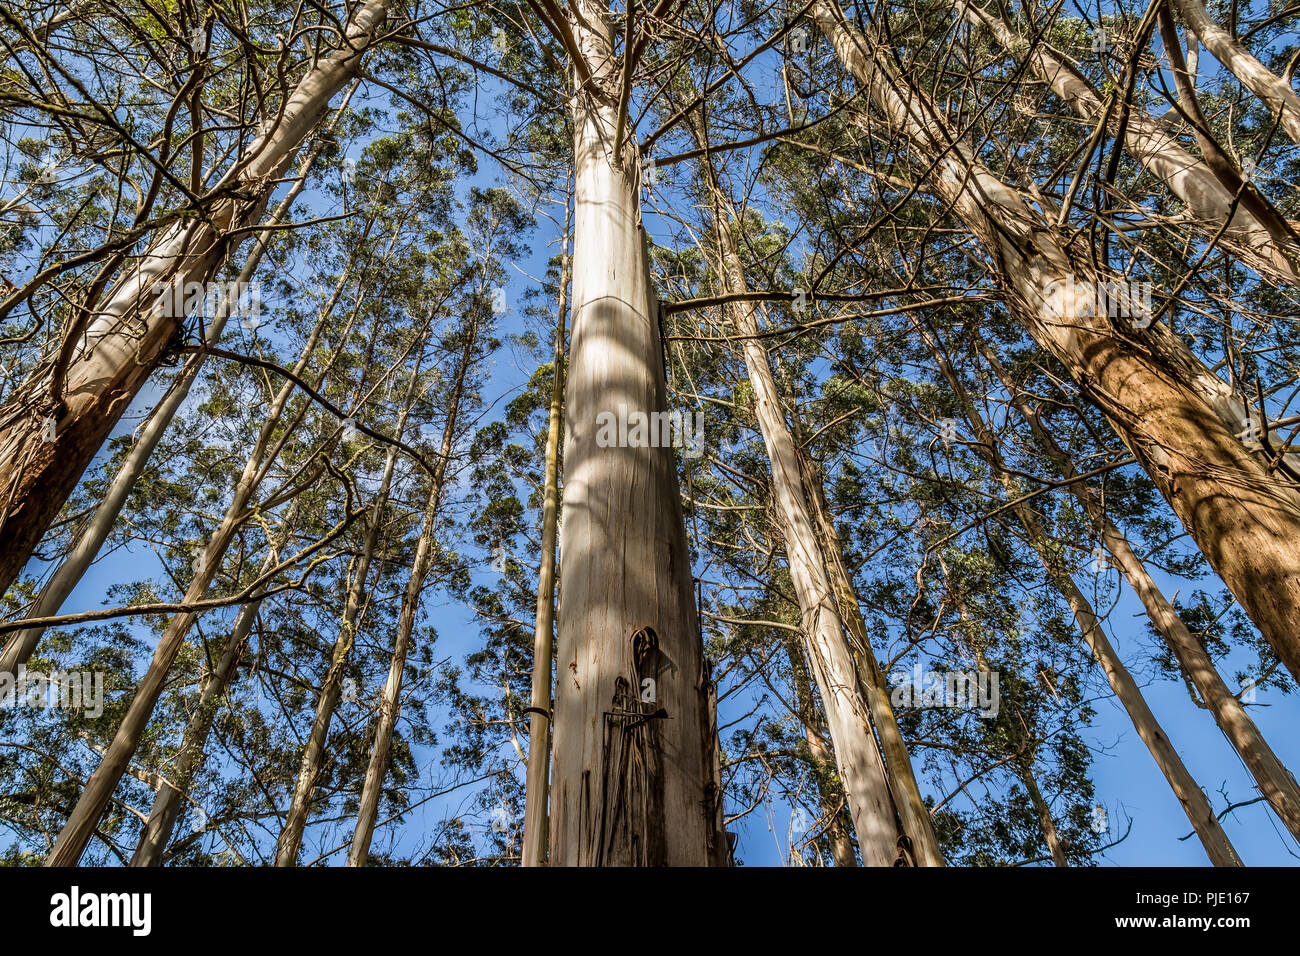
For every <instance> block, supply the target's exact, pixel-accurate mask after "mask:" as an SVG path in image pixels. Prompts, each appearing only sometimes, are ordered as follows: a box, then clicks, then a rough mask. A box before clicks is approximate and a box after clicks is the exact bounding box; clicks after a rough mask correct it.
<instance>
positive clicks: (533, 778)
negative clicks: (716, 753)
mask: <svg viewBox="0 0 1300 956" xmlns="http://www.w3.org/2000/svg"><path fill="white" fill-rule="evenodd" d="M570 199H571V197H566V199H565V216H564V248H563V251H562V252H561V253H560V301H559V305H558V307H557V309H556V316H557V318H556V324H555V357H554V360H553V372H552V374H551V407H550V413H549V418H548V421H547V426H546V474H545V478H544V479H543V487H542V561H541V567H540V568H539V569H538V572H537V619H536V623H535V625H534V627H533V682H532V696H531V699H530V701H529V718H528V771H527V790H526V794H525V798H524V846H523V861H522V862H523V865H524V866H542V865H543V864H545V862H546V831H547V819H546V790H547V784H548V782H549V781H548V777H549V775H550V769H551V658H552V657H554V648H553V641H554V631H555V537H556V524H557V520H558V518H559V510H560V486H559V478H560V467H559V466H560V461H559V458H560V413H561V410H562V408H563V402H564V326H565V319H566V316H567V310H568V300H567V295H568V286H569V231H570V229H571V228H572V225H573V204H572V202H571V201H570Z"/></svg>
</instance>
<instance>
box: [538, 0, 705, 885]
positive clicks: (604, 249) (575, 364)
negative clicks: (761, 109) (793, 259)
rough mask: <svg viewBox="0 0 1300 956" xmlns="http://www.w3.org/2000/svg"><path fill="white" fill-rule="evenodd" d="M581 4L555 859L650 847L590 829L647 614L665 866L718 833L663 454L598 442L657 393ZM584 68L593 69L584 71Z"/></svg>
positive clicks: (604, 105)
mask: <svg viewBox="0 0 1300 956" xmlns="http://www.w3.org/2000/svg"><path fill="white" fill-rule="evenodd" d="M578 6H579V10H578V11H577V16H575V17H574V21H575V22H574V24H573V26H574V33H575V35H576V37H577V44H576V45H577V47H578V52H579V54H580V59H581V62H580V63H577V64H575V69H576V71H577V72H578V79H579V81H578V82H577V83H576V84H575V86H576V87H577V89H578V92H577V93H576V94H575V95H574V97H573V116H574V177H575V179H574V182H575V194H574V240H573V242H574V249H573V290H572V295H573V331H572V338H571V343H570V361H569V370H568V379H567V382H566V384H565V415H564V427H565V442H564V466H565V482H564V491H563V510H562V522H563V529H564V544H563V547H562V548H561V553H560V580H561V581H562V582H563V586H562V587H561V589H560V606H559V615H558V619H559V622H560V626H559V633H558V645H557V646H558V655H559V660H561V661H563V662H564V665H563V667H564V669H563V670H562V671H561V679H560V680H559V681H558V685H557V688H556V695H555V724H554V735H555V736H554V748H553V756H552V760H553V764H552V766H553V769H552V773H551V835H550V861H551V863H552V864H553V865H557V866H577V865H584V864H595V863H597V862H600V863H602V864H604V865H635V864H636V863H637V862H638V861H639V860H640V859H643V858H644V856H645V847H644V846H641V845H633V843H632V842H630V839H629V836H630V833H631V831H630V830H629V829H627V828H624V827H617V826H612V825H611V826H610V827H608V828H607V829H606V839H605V840H601V839H599V834H600V833H601V820H600V816H599V812H598V807H597V806H596V802H597V801H598V797H599V793H598V791H599V789H600V787H601V786H602V782H603V781H604V780H605V778H606V773H607V770H606V766H605V759H606V758H605V750H606V748H605V737H606V728H605V717H604V714H605V712H606V711H607V710H610V708H611V701H612V700H613V699H614V697H615V695H616V693H617V686H616V683H617V681H618V679H619V678H623V679H624V680H626V677H625V676H624V675H627V674H631V673H634V665H635V660H634V657H633V649H632V646H631V644H630V642H629V640H628V635H630V634H632V633H634V632H635V631H637V630H638V629H640V628H645V627H648V628H651V629H653V630H654V632H655V634H656V635H657V636H658V640H659V653H660V654H662V655H663V657H664V660H663V661H662V662H661V666H660V675H661V676H660V680H659V683H658V686H657V689H656V692H657V695H658V705H659V706H660V707H662V708H663V709H664V710H666V711H667V712H668V713H669V714H670V715H671V717H669V718H667V719H659V720H654V721H650V722H649V723H651V724H652V725H653V729H649V730H647V731H646V732H645V734H644V735H643V736H644V737H645V740H646V742H647V745H652V749H653V760H654V761H655V764H654V765H655V766H656V767H659V768H662V773H658V774H657V775H656V776H654V777H652V778H644V779H646V782H647V784H648V788H647V789H646V790H645V791H644V793H643V797H642V798H643V799H644V800H645V801H646V805H645V806H644V808H643V809H639V810H638V812H639V813H641V814H642V815H643V817H642V818H643V819H652V820H661V821H662V825H663V832H662V840H663V846H662V849H661V850H660V849H656V851H655V852H662V862H663V863H664V864H665V865H669V866H707V865H710V864H711V863H715V862H716V855H715V854H714V852H713V848H715V847H717V846H720V845H722V843H723V839H722V836H721V834H720V833H718V831H717V825H716V814H714V813H713V812H712V811H713V809H714V808H713V801H712V799H711V798H710V796H709V794H708V792H707V789H708V785H709V783H710V782H711V781H712V777H713V767H712V761H713V752H712V750H711V746H710V744H709V742H708V727H709V719H708V704H707V701H708V687H707V685H708V679H707V675H706V673H705V667H704V655H703V650H702V646H701V641H700V631H699V622H698V617H697V615H696V609H695V600H694V589H693V587H692V584H691V569H690V552H689V550H688V548H687V543H686V525H685V523H684V521H683V520H682V510H681V499H680V492H679V489H678V485H677V472H676V467H675V462H674V458H673V451H672V449H671V448H618V447H612V448H601V447H599V446H598V445H597V444H596V440H595V439H596V434H595V433H596V416H597V415H598V414H599V413H600V412H602V411H611V410H613V409H616V408H617V407H618V404H619V403H620V402H622V403H625V404H626V405H627V406H628V407H629V408H637V409H644V410H646V411H666V410H667V408H668V404H667V387H666V385H665V382H664V375H663V366H662V364H661V357H660V356H661V351H660V336H659V328H658V322H657V318H656V311H657V309H656V307H655V305H654V304H653V301H652V295H651V289H650V281H649V268H648V264H647V261H646V251H645V237H644V235H643V233H642V231H641V227H640V215H639V213H640V202H639V183H640V164H639V162H638V158H637V154H636V149H635V146H634V144H633V143H632V142H631V141H630V140H628V139H626V138H624V139H623V142H621V143H618V144H617V145H616V139H618V137H617V134H616V129H617V126H618V122H617V116H618V108H617V104H618V95H617V83H618V75H617V69H616V60H615V57H614V55H613V49H614V46H613V31H612V28H611V25H610V22H609V16H608V11H607V10H605V9H604V8H602V7H601V6H600V5H599V4H597V3H594V2H591V0H587V2H583V3H580V4H579V5H578ZM584 73H589V74H590V77H591V79H590V82H583V81H582V77H583V74H584ZM629 690H630V685H629ZM593 789H594V790H596V791H597V793H593V792H592V791H593ZM611 824H612V819H611ZM611 834H612V835H613V838H612V839H610V835H611ZM597 847H600V848H601V850H600V856H599V859H597V854H596V852H595V851H596V848H597Z"/></svg>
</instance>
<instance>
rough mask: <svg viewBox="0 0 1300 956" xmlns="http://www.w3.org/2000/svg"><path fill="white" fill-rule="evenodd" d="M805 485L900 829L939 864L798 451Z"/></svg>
mask: <svg viewBox="0 0 1300 956" xmlns="http://www.w3.org/2000/svg"><path fill="white" fill-rule="evenodd" d="M795 440H796V448H798V447H800V445H801V440H800V438H799V430H798V423H797V422H796V427H795ZM799 459H800V465H801V466H802V471H803V476H804V484H805V487H807V488H808V490H809V493H808V501H809V503H810V504H811V506H812V513H813V518H814V519H815V520H816V522H817V530H818V533H819V535H820V540H821V544H822V550H823V552H824V553H825V555H826V567H827V570H828V571H829V573H830V581H831V588H832V590H833V591H834V593H835V599H836V603H837V606H838V607H839V609H840V616H841V618H842V620H843V621H844V625H845V628H846V630H847V631H848V634H849V637H850V639H851V642H852V651H853V656H854V659H855V660H856V662H857V668H858V685H859V686H860V687H861V688H862V693H863V695H864V697H865V698H866V700H867V706H868V707H869V708H870V710H871V718H872V722H873V723H874V724H875V727H876V734H877V736H878V737H879V738H880V749H881V751H882V752H883V753H884V757H885V769H886V770H887V771H888V773H889V783H890V789H891V792H892V793H893V795H894V804H895V806H897V807H898V813H899V816H900V817H901V818H902V821H903V828H904V832H906V833H907V834H908V836H909V837H910V838H911V840H912V850H913V852H914V853H915V855H916V859H917V862H918V863H920V865H921V866H943V865H944V859H943V851H942V849H940V847H939V838H938V836H937V835H936V834H935V832H934V823H933V821H932V820H931V818H930V808H929V807H927V806H926V805H925V800H924V798H922V796H921V788H920V787H919V786H918V785H917V782H916V774H915V772H914V771H913V769H912V758H911V756H910V755H909V754H908V751H907V743H906V742H905V741H904V740H903V734H902V732H901V731H900V730H899V729H898V719H897V717H896V716H895V714H894V707H893V705H892V704H891V703H890V702H889V687H888V686H887V685H886V683H885V678H884V675H883V674H881V673H880V665H879V664H877V663H876V655H875V651H874V650H873V649H872V647H871V641H870V638H869V637H868V635H867V622H866V621H865V620H863V618H862V609H861V608H860V607H859V606H858V596H857V592H856V591H855V590H854V588H853V582H852V579H851V578H850V577H849V571H848V568H847V567H846V566H845V564H844V549H843V545H841V544H840V536H839V532H838V531H836V530H835V523H834V521H833V520H832V519H831V513H830V506H829V505H828V504H827V502H826V493H825V489H824V485H823V483H822V480H821V475H820V473H819V471H818V469H817V467H816V465H814V464H813V462H812V461H811V460H809V458H808V456H807V455H805V454H803V453H802V452H800V453H799Z"/></svg>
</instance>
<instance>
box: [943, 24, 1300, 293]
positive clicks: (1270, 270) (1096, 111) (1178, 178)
mask: <svg viewBox="0 0 1300 956" xmlns="http://www.w3.org/2000/svg"><path fill="white" fill-rule="evenodd" d="M952 4H953V7H954V9H955V10H956V11H957V12H958V14H959V15H961V16H963V17H964V18H965V19H966V20H967V21H968V22H970V23H972V24H977V25H981V26H984V27H987V28H988V29H989V31H990V32H991V33H992V34H993V37H994V39H996V40H997V41H998V42H999V43H1000V44H1001V45H1002V48H1003V49H1004V50H1006V51H1007V52H1009V53H1015V52H1017V51H1018V49H1019V46H1020V44H1021V43H1023V42H1024V39H1023V38H1022V37H1021V36H1020V35H1019V34H1018V33H1017V32H1016V31H1015V29H1014V28H1013V27H1012V26H1011V24H1009V23H1008V22H1007V21H1006V20H1005V19H1004V18H1003V17H1002V16H1001V15H1000V14H998V13H996V12H994V11H992V10H990V9H988V8H985V7H981V6H979V5H978V4H976V3H974V2H970V0H952ZM1028 60H1029V66H1030V68H1031V69H1032V70H1033V71H1034V73H1036V74H1037V75H1038V78H1039V79H1040V80H1042V81H1043V82H1044V83H1046V84H1047V85H1048V86H1049V87H1050V88H1051V90H1052V92H1053V93H1055V94H1056V95H1057V96H1058V97H1060V99H1061V101H1062V102H1063V103H1065V104H1066V105H1067V106H1069V107H1070V108H1071V109H1073V110H1074V111H1075V112H1076V113H1077V114H1078V115H1079V116H1081V117H1082V118H1083V119H1085V120H1087V121H1088V122H1089V123H1094V124H1095V123H1097V122H1098V121H1099V120H1100V119H1101V118H1102V116H1103V115H1105V116H1106V121H1107V128H1108V129H1109V130H1110V132H1111V133H1112V134H1114V135H1118V134H1119V132H1120V115H1119V111H1117V110H1115V109H1111V110H1110V112H1109V113H1108V112H1107V104H1106V103H1104V102H1102V99H1101V97H1100V96H1098V95H1097V91H1096V90H1095V89H1094V88H1093V86H1092V84H1091V83H1089V82H1088V79H1087V77H1085V76H1084V75H1083V74H1082V73H1081V72H1079V70H1078V69H1076V68H1075V67H1074V65H1073V64H1071V63H1070V62H1069V61H1068V60H1067V59H1065V58H1064V57H1061V56H1058V55H1057V54H1056V53H1055V51H1054V50H1052V48H1051V47H1050V46H1048V45H1047V43H1046V38H1040V40H1039V42H1038V44H1037V45H1036V46H1034V47H1033V48H1032V49H1031V50H1030V51H1029V53H1028ZM1124 125H1125V131H1124V132H1125V135H1124V148H1125V149H1126V150H1127V151H1128V152H1129V154H1130V155H1131V156H1132V157H1133V158H1134V159H1136V160H1137V161H1138V162H1139V163H1141V164H1142V166H1143V167H1145V168H1146V169H1148V170H1150V172H1151V173H1152V174H1153V175H1155V176H1156V177H1158V178H1159V179H1160V180H1161V181H1162V182H1163V183H1164V184H1165V185H1166V186H1167V187H1168V188H1169V190H1170V191H1171V192H1172V193H1173V194H1174V195H1175V196H1177V197H1178V198H1179V199H1181V200H1182V201H1183V202H1184V203H1186V204H1187V211H1188V212H1189V213H1191V215H1192V216H1193V218H1194V219H1195V221H1196V223H1197V224H1198V226H1199V227H1200V228H1201V229H1202V230H1203V231H1204V232H1205V233H1207V234H1208V235H1210V236H1215V235H1217V234H1218V233H1219V231H1220V230H1221V229H1223V226H1224V223H1225V222H1227V221H1228V213H1229V211H1230V210H1232V207H1233V203H1234V199H1235V197H1236V193H1237V190H1238V189H1239V188H1240V187H1241V182H1240V179H1239V178H1238V180H1237V182H1236V183H1235V184H1233V185H1232V186H1231V188H1229V185H1228V184H1227V183H1225V181H1224V180H1223V178H1222V177H1221V176H1220V175H1216V173H1215V171H1214V170H1212V169H1211V167H1210V166H1209V164H1207V163H1206V161H1205V160H1203V159H1201V158H1200V157H1198V156H1194V155H1193V154H1192V153H1190V152H1188V151H1187V150H1185V149H1183V147H1182V146H1180V145H1179V143H1178V138H1177V137H1176V136H1175V135H1174V134H1173V133H1171V132H1169V131H1168V130H1167V129H1166V128H1165V127H1164V125H1163V124H1162V123H1161V122H1160V120H1159V119H1157V118H1156V117H1154V116H1152V115H1151V114H1150V113H1148V112H1147V111H1146V110H1144V109H1142V108H1141V106H1140V105H1139V104H1136V103H1131V104H1129V106H1128V112H1127V117H1126V122H1125V124H1124ZM1219 244H1220V245H1222V246H1224V247H1225V248H1227V249H1228V250H1230V251H1231V252H1232V253H1233V255H1235V256H1236V257H1237V258H1238V259H1240V260H1241V261H1242V262H1244V263H1246V264H1247V265H1249V266H1250V267H1251V268H1253V269H1256V270H1258V271H1259V272H1260V273H1261V274H1263V275H1266V276H1268V277H1269V278H1271V279H1274V280H1275V281H1278V282H1284V283H1287V284H1289V285H1296V284H1300V265H1298V264H1297V256H1300V247H1297V245H1296V237H1295V233H1294V231H1293V230H1292V229H1291V227H1290V225H1289V224H1288V223H1286V222H1285V221H1284V220H1283V219H1282V216H1281V214H1280V213H1278V211H1277V209H1276V208H1274V207H1273V206H1272V204H1271V203H1269V201H1268V199H1267V198H1266V197H1264V196H1263V195H1262V194H1260V193H1258V192H1257V191H1256V190H1253V189H1251V188H1250V187H1247V188H1246V189H1244V190H1242V192H1241V198H1240V200H1238V201H1237V208H1236V210H1235V212H1233V215H1232V219H1231V221H1230V222H1229V225H1228V227H1227V229H1226V230H1224V231H1223V234H1222V236H1220V238H1219Z"/></svg>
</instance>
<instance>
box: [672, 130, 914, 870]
mask: <svg viewBox="0 0 1300 956" xmlns="http://www.w3.org/2000/svg"><path fill="white" fill-rule="evenodd" d="M690 122H691V124H692V128H693V129H694V130H695V133H696V138H697V141H700V143H701V145H702V146H703V145H704V143H703V136H702V133H701V131H700V129H699V126H698V120H697V119H696V118H695V117H692V119H691V120H690ZM701 171H702V172H703V174H704V176H705V178H706V182H707V184H708V188H709V191H710V193H711V198H712V201H713V204H714V207H715V213H714V226H715V230H714V231H715V234H716V236H717V242H718V249H719V254H720V257H721V263H720V271H721V274H722V278H723V282H724V283H725V286H726V289H727V291H728V292H730V293H743V292H747V291H748V289H747V286H746V283H745V273H744V264H743V262H742V261H741V258H740V252H739V250H738V249H737V248H736V242H735V238H734V236H733V235H732V233H731V229H732V222H733V221H734V219H735V210H734V208H733V207H732V205H731V203H730V201H728V199H727V198H726V197H725V195H724V193H723V191H722V189H721V187H720V185H719V183H718V180H717V176H716V173H715V172H714V169H713V166H712V160H711V159H706V161H705V162H704V163H702V164H701ZM730 311H731V314H732V321H733V322H734V324H735V327H736V331H737V332H738V333H739V334H740V335H741V336H742V343H741V353H742V355H743V357H744V361H745V368H746V370H747V371H748V373H749V381H750V384H751V385H752V386H753V389H754V410H755V414H756V415H757V417H758V424H759V428H760V430H761V431H762V434H763V443H764V444H765V445H766V447H767V456H768V459H769V461H770V463H771V469H772V497H773V503H774V505H775V508H776V513H777V516H778V518H779V520H780V523H781V531H782V534H783V536H784V538H785V551H786V561H787V564H788V565H789V569H790V579H791V581H792V582H793V583H794V588H795V594H796V597H797V599H798V601H799V611H800V615H801V617H802V621H803V633H804V637H805V640H806V641H807V644H808V657H809V663H810V666H811V669H812V673H813V675H814V678H815V679H816V682H817V686H818V688H819V689H820V691H821V696H822V706H823V707H824V708H825V710H826V723H827V725H828V727H829V729H830V735H831V742H832V745H833V749H834V752H835V760H836V764H837V766H838V768H839V773H840V780H841V781H842V782H843V785H844V791H845V795H846V797H847V799H848V803H849V810H850V813H851V815H852V817H853V827H854V830H856V831H857V835H858V846H859V848H860V849H861V851H862V859H863V860H864V861H865V862H866V864H867V865H868V866H893V864H894V861H895V859H897V856H898V820H897V818H896V816H895V809H894V803H893V799H892V797H891V794H890V792H889V783H888V781H887V779H886V777H885V773H884V758H883V757H881V755H880V751H879V748H878V747H877V745H876V736H875V733H874V731H873V729H872V725H871V714H870V711H869V710H868V708H867V705H866V702H865V701H864V700H863V695H862V694H860V693H859V689H858V681H857V668H856V666H855V662H854V660H853V655H852V653H851V652H850V650H849V647H848V642H847V641H846V640H845V639H844V627H843V622H842V621H841V620H840V615H839V610H838V608H837V607H836V604H835V598H834V596H833V595H832V593H831V589H830V585H829V583H828V581H827V571H826V563H825V560H824V558H823V556H822V552H821V548H820V547H819V546H818V543H817V536H816V532H814V530H813V523H812V518H811V516H810V515H809V513H808V505H807V502H806V501H805V500H804V492H803V485H802V482H801V478H800V474H799V459H798V454H797V452H796V451H795V446H794V441H793V440H792V439H791V437H790V429H789V428H788V427H787V425H786V421H785V415H784V413H783V412H782V410H781V402H780V395H779V394H778V392H777V388H776V380H775V379H774V378H773V376H772V368H771V366H770V365H769V364H768V356H767V352H766V351H765V350H764V349H763V347H762V346H761V345H760V344H759V340H758V338H757V335H758V319H757V317H756V314H755V307H754V306H753V305H751V304H750V303H747V302H739V303H737V304H735V305H733V306H732V307H731V309H730Z"/></svg>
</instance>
